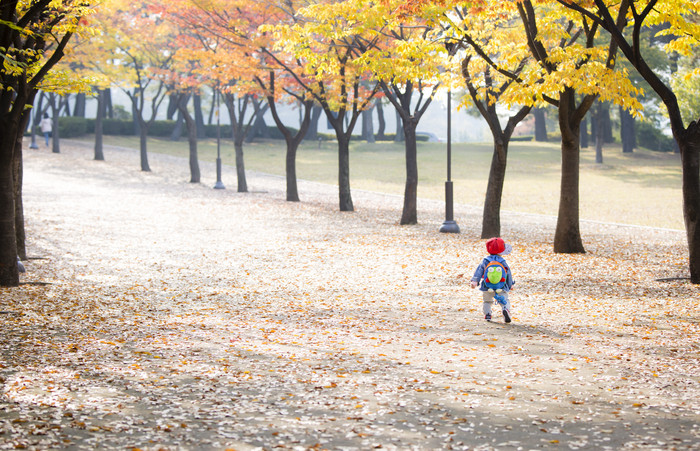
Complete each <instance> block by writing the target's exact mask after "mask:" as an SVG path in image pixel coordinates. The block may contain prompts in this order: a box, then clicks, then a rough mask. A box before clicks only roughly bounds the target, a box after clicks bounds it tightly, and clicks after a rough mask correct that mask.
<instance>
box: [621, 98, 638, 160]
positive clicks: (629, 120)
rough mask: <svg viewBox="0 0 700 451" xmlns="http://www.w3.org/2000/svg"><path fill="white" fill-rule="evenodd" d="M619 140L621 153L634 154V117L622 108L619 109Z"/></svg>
mask: <svg viewBox="0 0 700 451" xmlns="http://www.w3.org/2000/svg"><path fill="white" fill-rule="evenodd" d="M620 139H621V141H622V152H623V153H632V152H634V148H635V147H637V142H636V138H635V134H634V116H632V115H631V114H630V112H629V111H627V110H626V109H624V108H622V107H620Z"/></svg>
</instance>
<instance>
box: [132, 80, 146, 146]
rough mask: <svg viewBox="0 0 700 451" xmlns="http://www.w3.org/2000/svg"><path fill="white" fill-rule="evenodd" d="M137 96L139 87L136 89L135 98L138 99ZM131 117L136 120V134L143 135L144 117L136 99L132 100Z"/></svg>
mask: <svg viewBox="0 0 700 451" xmlns="http://www.w3.org/2000/svg"><path fill="white" fill-rule="evenodd" d="M137 96H138V89H134V95H133V99H136V98H137ZM131 117H132V118H133V121H134V136H141V128H142V127H141V125H142V124H141V121H142V120H143V119H142V118H141V112H140V111H139V108H138V106H137V105H136V102H135V101H134V100H132V101H131Z"/></svg>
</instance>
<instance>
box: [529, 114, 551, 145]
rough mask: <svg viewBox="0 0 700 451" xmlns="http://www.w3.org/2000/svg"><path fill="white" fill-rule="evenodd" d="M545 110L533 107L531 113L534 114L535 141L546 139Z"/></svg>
mask: <svg viewBox="0 0 700 451" xmlns="http://www.w3.org/2000/svg"><path fill="white" fill-rule="evenodd" d="M545 113H546V110H545V109H544V108H535V109H534V110H532V114H533V115H534V116H535V141H539V142H546V141H547V122H546V114H545Z"/></svg>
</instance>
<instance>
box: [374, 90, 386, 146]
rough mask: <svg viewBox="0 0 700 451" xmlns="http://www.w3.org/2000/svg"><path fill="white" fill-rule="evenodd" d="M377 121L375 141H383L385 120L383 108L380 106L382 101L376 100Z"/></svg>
mask: <svg viewBox="0 0 700 451" xmlns="http://www.w3.org/2000/svg"><path fill="white" fill-rule="evenodd" d="M376 105H377V121H379V128H378V129H377V139H378V140H379V141H385V140H386V136H385V135H384V133H385V132H386V119H384V106H383V104H382V99H377V102H376Z"/></svg>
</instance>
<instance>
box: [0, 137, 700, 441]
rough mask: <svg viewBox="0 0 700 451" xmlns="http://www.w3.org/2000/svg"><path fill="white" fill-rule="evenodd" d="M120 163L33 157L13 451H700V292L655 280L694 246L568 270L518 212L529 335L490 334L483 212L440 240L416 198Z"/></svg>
mask: <svg viewBox="0 0 700 451" xmlns="http://www.w3.org/2000/svg"><path fill="white" fill-rule="evenodd" d="M106 156H107V159H108V161H107V162H95V161H92V160H91V158H92V151H91V149H90V148H88V147H83V146H80V145H78V144H74V145H68V143H64V144H63V146H62V153H61V154H51V153H48V152H47V151H46V150H44V149H42V150H40V151H33V150H25V182H24V186H25V188H24V192H25V195H24V199H25V216H26V222H27V235H28V254H29V256H30V257H34V258H33V259H31V260H30V261H28V262H26V267H27V270H28V272H27V273H26V275H24V276H23V279H22V280H23V282H24V284H23V285H22V286H21V287H20V288H17V289H0V310H1V311H2V313H1V314H0V321H2V323H3V326H2V329H1V331H0V388H1V391H0V449H17V448H19V449H49V448H65V449H125V448H126V449H130V448H140V449H144V450H145V449H154V450H155V449H168V450H171V449H236V450H246V449H275V448H282V449H284V448H291V449H317V448H318V449H358V450H365V449H373V448H383V449H401V450H404V449H421V450H423V449H425V450H428V449H430V450H432V449H561V448H568V449H620V448H632V449H700V396H699V395H700V289H699V288H698V287H695V286H692V285H690V284H689V283H687V282H685V281H666V282H660V281H657V279H660V278H670V277H682V276H685V275H686V273H687V269H686V268H687V257H686V255H687V253H686V250H685V249H686V248H685V240H684V233H683V232H675V231H667V230H655V229H648V228H639V227H625V226H616V225H607V224H599V223H583V224H582V231H583V237H584V243H585V245H586V247H587V250H588V251H589V253H587V254H585V255H554V254H552V253H551V240H552V236H553V227H554V220H553V219H552V218H548V217H541V216H534V215H519V214H505V215H504V233H503V235H504V238H505V239H506V240H507V241H508V242H510V243H512V244H513V247H514V252H513V254H512V255H511V256H510V257H509V262H510V263H511V266H512V268H513V271H514V274H515V278H516V281H517V285H516V290H514V291H513V293H512V295H511V300H512V302H513V313H514V321H513V323H511V324H508V325H506V324H504V323H503V322H502V318H501V317H500V315H498V314H497V315H496V318H495V319H496V321H495V322H493V323H487V322H485V321H484V320H483V317H482V314H481V302H480V295H479V293H478V292H477V291H475V290H471V289H469V288H468V285H467V284H466V283H464V280H465V279H467V278H468V277H469V276H470V275H471V273H472V271H473V269H474V267H475V266H476V265H477V264H478V262H479V261H480V259H481V258H482V257H483V255H484V243H483V241H481V240H479V238H478V237H479V231H480V225H479V224H480V211H479V209H477V208H475V207H470V206H468V205H458V206H456V208H455V216H456V220H457V221H458V223H459V225H460V227H461V228H462V233H461V234H459V235H445V234H440V233H437V228H438V227H439V225H440V223H441V222H442V211H443V210H442V205H441V204H440V203H439V202H437V203H436V202H429V201H422V203H420V204H419V220H420V222H421V224H420V225H418V226H412V227H406V226H399V225H397V222H398V218H399V215H400V208H401V199H399V198H397V197H392V196H384V195H379V194H374V193H365V192H359V191H355V192H353V197H354V201H355V206H356V209H357V210H358V211H357V212H354V213H340V212H338V211H336V209H337V208H336V206H337V191H336V188H335V187H331V186H324V185H320V184H315V183H307V182H302V183H300V193H301V196H302V202H301V203H289V202H285V201H284V191H283V190H284V180H283V179H280V178H277V177H270V176H265V175H262V174H250V179H249V185H250V186H251V187H252V189H253V192H251V193H248V194H239V193H236V192H235V190H234V189H228V190H213V189H211V186H212V185H213V182H214V180H213V179H212V175H213V174H214V171H213V168H212V167H211V166H209V165H203V167H202V169H203V174H204V176H205V177H204V183H202V184H197V185H193V184H189V183H187V180H188V179H189V175H188V173H187V163H186V161H185V160H179V159H175V158H169V157H163V156H158V155H151V156H150V157H151V168H152V169H153V173H143V172H139V171H138V155H137V153H136V152H135V151H131V150H127V149H107V152H106ZM207 176H208V177H207ZM234 180H235V179H234V171H233V170H232V169H231V168H226V169H225V172H224V183H228V184H229V185H230V186H229V187H233V186H235V184H234V183H233V181H234ZM463 201H464V202H465V203H468V201H469V200H463ZM474 203H478V202H477V201H476V200H474ZM679 214H680V212H679ZM462 274H464V276H462Z"/></svg>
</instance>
